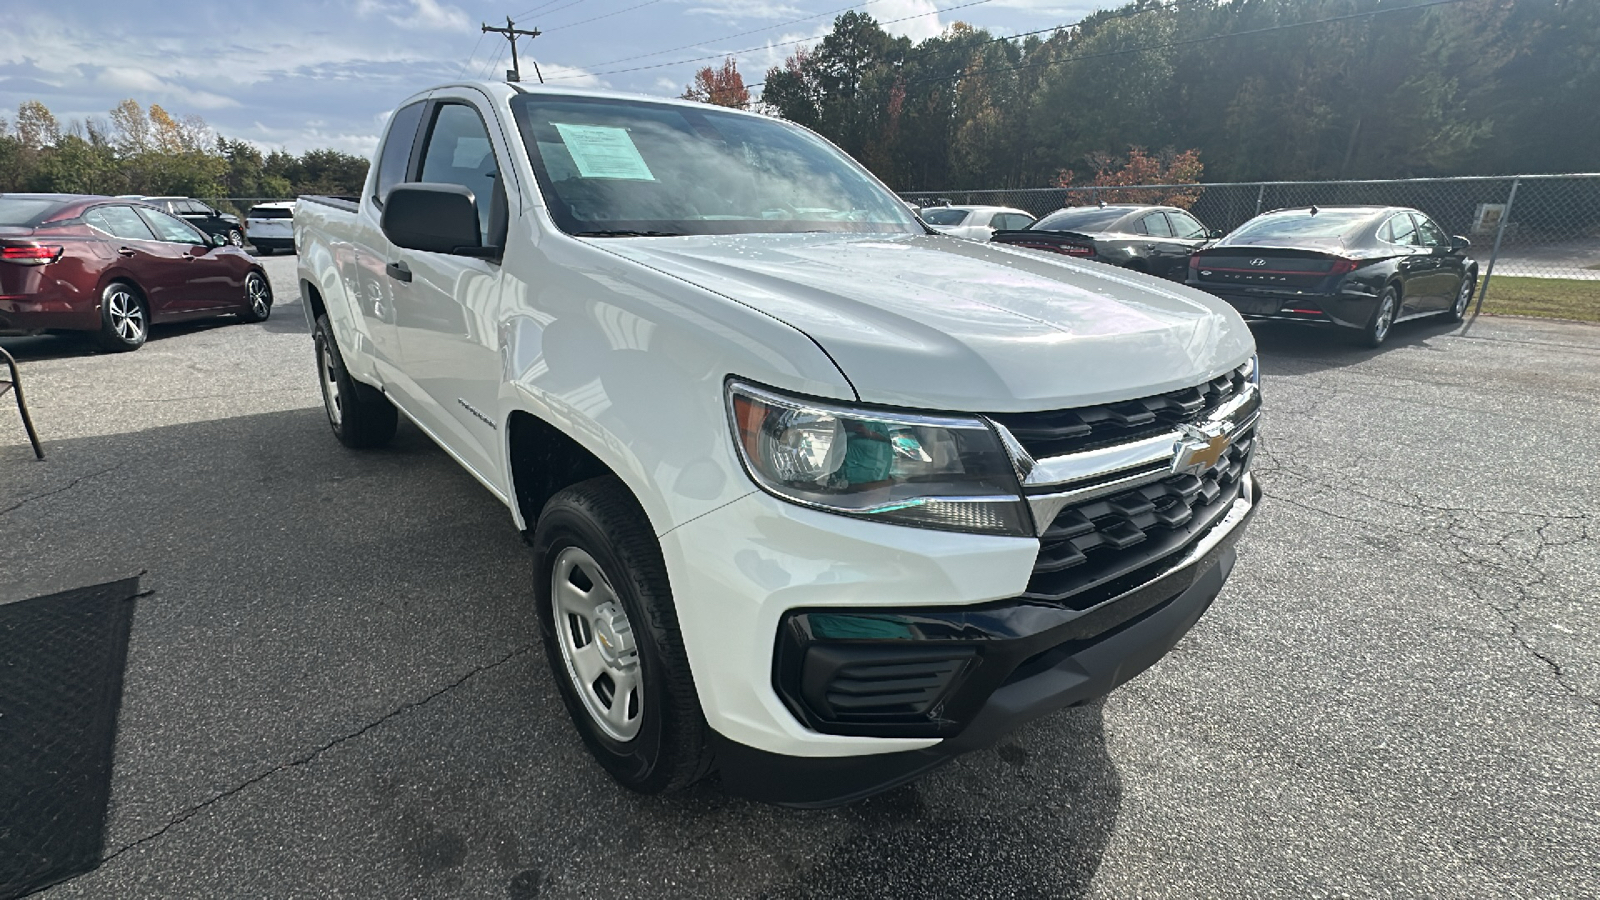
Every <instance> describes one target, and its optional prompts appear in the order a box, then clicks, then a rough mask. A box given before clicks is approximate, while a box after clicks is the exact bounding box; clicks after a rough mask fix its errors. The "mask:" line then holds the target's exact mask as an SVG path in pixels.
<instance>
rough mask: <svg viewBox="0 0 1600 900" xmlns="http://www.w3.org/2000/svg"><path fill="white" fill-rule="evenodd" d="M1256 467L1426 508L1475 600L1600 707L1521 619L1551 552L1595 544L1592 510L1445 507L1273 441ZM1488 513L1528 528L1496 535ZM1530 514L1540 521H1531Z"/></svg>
mask: <svg viewBox="0 0 1600 900" xmlns="http://www.w3.org/2000/svg"><path fill="white" fill-rule="evenodd" d="M1263 437H1264V436H1263ZM1255 471H1256V474H1257V475H1258V476H1262V477H1263V478H1264V480H1269V481H1270V480H1272V479H1273V478H1275V477H1277V476H1285V477H1286V478H1287V479H1288V480H1289V482H1290V483H1289V485H1287V486H1288V487H1293V484H1294V482H1297V481H1298V482H1299V483H1301V484H1303V485H1307V486H1311V487H1315V488H1320V489H1321V490H1323V491H1326V492H1328V493H1329V494H1331V495H1333V496H1335V497H1337V496H1341V495H1344V496H1354V497H1360V498H1362V499H1365V500H1368V501H1371V502H1373V503H1375V504H1378V505H1380V506H1385V507H1390V508H1394V509H1404V510H1409V511H1412V512H1416V513H1421V514H1422V516H1421V519H1422V521H1421V527H1422V528H1425V529H1427V530H1429V531H1434V532H1438V533H1440V534H1442V535H1443V537H1444V538H1445V541H1444V544H1443V545H1444V546H1445V547H1448V548H1449V549H1450V550H1451V551H1452V553H1453V554H1454V555H1455V556H1456V557H1457V559H1458V560H1459V561H1460V563H1461V564H1462V566H1463V568H1464V569H1465V570H1466V571H1467V572H1468V573H1469V574H1470V575H1473V576H1476V579H1477V580H1474V579H1471V578H1469V579H1466V580H1465V583H1464V586H1465V587H1466V589H1467V590H1468V592H1469V593H1471V594H1472V596H1473V598H1474V599H1476V600H1477V601H1478V602H1479V603H1480V604H1482V605H1483V606H1485V607H1487V608H1489V609H1490V610H1492V611H1493V612H1494V614H1495V616H1496V617H1497V618H1498V619H1499V620H1500V621H1501V622H1502V623H1503V625H1504V627H1505V629H1506V631H1507V633H1509V634H1510V636H1511V638H1512V640H1513V641H1515V642H1516V643H1517V645H1518V646H1519V647H1521V648H1522V650H1523V651H1524V652H1525V653H1527V654H1528V655H1529V656H1531V657H1532V658H1533V659H1535V660H1538V661H1539V663H1541V664H1542V665H1543V667H1544V668H1545V669H1547V670H1548V672H1549V674H1550V675H1551V677H1552V678H1553V679H1554V681H1555V682H1556V684H1558V685H1559V686H1560V687H1561V688H1562V689H1564V690H1565V691H1566V692H1567V693H1569V694H1571V695H1572V696H1573V697H1574V698H1576V699H1578V700H1581V701H1583V702H1586V703H1588V704H1589V705H1591V706H1593V707H1594V708H1595V710H1596V711H1600V698H1597V697H1591V696H1589V695H1588V694H1586V693H1584V692H1583V691H1582V690H1581V689H1580V688H1579V686H1578V685H1576V684H1574V683H1573V678H1572V676H1571V674H1570V673H1568V672H1567V670H1566V669H1565V668H1564V667H1563V666H1562V665H1561V663H1560V661H1559V660H1557V659H1556V658H1555V657H1553V656H1551V655H1550V654H1549V653H1548V652H1545V651H1543V650H1540V649H1539V648H1538V647H1537V646H1535V645H1534V643H1533V642H1532V640H1530V638H1529V637H1528V635H1527V634H1526V633H1525V631H1524V627H1523V623H1522V622H1521V621H1520V620H1519V619H1518V616H1519V615H1520V614H1521V613H1522V612H1523V604H1525V603H1527V602H1528V601H1530V600H1532V599H1534V593H1535V591H1536V590H1537V589H1538V588H1540V587H1542V586H1544V585H1546V584H1547V582H1548V575H1547V573H1546V572H1545V571H1544V570H1543V568H1542V566H1541V565H1540V564H1541V563H1543V562H1544V559H1545V554H1546V553H1547V552H1549V551H1551V550H1554V549H1558V548H1561V547H1570V546H1574V545H1578V544H1587V543H1594V542H1595V540H1596V534H1595V531H1594V530H1593V529H1592V528H1591V526H1592V524H1593V523H1594V522H1595V521H1596V518H1595V516H1593V515H1591V514H1589V513H1554V512H1543V511H1530V510H1504V509H1492V508H1477V507H1468V506H1442V505H1439V504H1436V503H1429V502H1427V501H1426V500H1424V499H1423V497H1422V496H1421V495H1420V494H1418V493H1417V492H1415V491H1412V490H1409V489H1407V488H1404V487H1397V488H1396V489H1395V490H1396V491H1397V492H1398V493H1399V494H1402V495H1404V497H1405V499H1404V500H1401V499H1396V497H1394V496H1380V495H1377V494H1371V493H1367V492H1365V491H1360V490H1356V489H1354V488H1351V487H1350V486H1349V485H1348V484H1345V483H1338V482H1335V481H1331V480H1329V479H1326V478H1323V477H1319V476H1317V475H1314V474H1312V473H1309V472H1306V471H1304V470H1298V469H1295V468H1293V467H1290V466H1289V465H1287V464H1285V463H1284V462H1283V461H1282V459H1281V458H1280V457H1279V456H1278V455H1277V454H1276V453H1275V452H1274V451H1273V449H1272V448H1271V447H1270V446H1269V444H1268V442H1267V441H1266V440H1259V443H1258V445H1257V465H1256V466H1255ZM1279 484H1280V485H1281V484H1283V482H1282V481H1279ZM1263 494H1265V495H1266V496H1268V497H1271V498H1272V499H1273V500H1274V501H1275V502H1281V503H1286V504H1288V505H1290V506H1294V507H1297V508H1300V509H1303V510H1306V511H1308V512H1313V513H1317V514H1319V515H1323V516H1327V517H1329V518H1332V519H1337V520H1339V521H1342V522H1349V523H1352V524H1357V525H1362V526H1366V527H1370V528H1379V529H1388V528H1392V527H1394V524H1395V523H1393V522H1382V521H1375V520H1373V519H1368V518H1362V517H1360V516H1355V515H1350V514H1347V513H1342V512H1335V511H1333V510H1330V509H1326V508H1324V507H1322V506H1318V505H1316V504H1314V503H1312V502H1309V501H1307V500H1305V499H1302V498H1296V497H1293V496H1289V495H1288V494H1286V493H1285V492H1284V491H1283V490H1263ZM1489 517H1506V518H1513V519H1514V520H1515V521H1520V522H1524V523H1527V524H1526V525H1524V526H1523V527H1517V528H1512V529H1510V530H1508V531H1504V532H1501V533H1499V534H1498V536H1496V535H1495V534H1494V532H1493V531H1492V530H1491V529H1489V528H1488V527H1487V526H1488V524H1489V522H1488V521H1486V519H1488V518H1489ZM1441 519H1442V521H1441ZM1529 519H1532V520H1534V521H1533V522H1528V520H1529ZM1557 526H1562V527H1565V528H1569V529H1575V533H1574V534H1572V535H1569V536H1565V539H1558V538H1556V537H1553V536H1552V535H1551V534H1550V533H1549V532H1550V531H1551V529H1554V528H1556V527H1557ZM1519 537H1527V538H1530V539H1531V540H1533V541H1534V542H1535V546H1533V547H1532V548H1531V550H1524V551H1519V550H1518V549H1517V548H1516V547H1514V546H1512V544H1513V542H1514V541H1515V540H1517V539H1518V538H1519ZM1480 548H1481V549H1484V550H1486V551H1487V554H1489V555H1486V554H1485V553H1483V552H1479V550H1480ZM1496 553H1497V554H1499V555H1500V556H1501V557H1502V559H1500V560H1495V559H1493V558H1491V555H1492V554H1496ZM1480 580H1481V581H1487V582H1491V583H1494V584H1498V585H1499V586H1500V587H1501V588H1503V589H1504V590H1505V591H1506V593H1508V594H1509V595H1511V597H1513V598H1514V599H1513V600H1512V602H1510V603H1498V602H1496V601H1495V600H1494V599H1493V598H1492V597H1490V596H1489V595H1488V594H1487V593H1486V592H1485V590H1484V589H1483V586H1482V585H1481V584H1479V583H1478V581H1480Z"/></svg>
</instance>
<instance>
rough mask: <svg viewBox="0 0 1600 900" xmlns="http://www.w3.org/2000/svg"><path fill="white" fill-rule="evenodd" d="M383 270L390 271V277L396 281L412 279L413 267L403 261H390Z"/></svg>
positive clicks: (408, 281)
mask: <svg viewBox="0 0 1600 900" xmlns="http://www.w3.org/2000/svg"><path fill="white" fill-rule="evenodd" d="M383 270H384V271H385V272H387V273H389V277H390V278H393V279H394V280H395V281H404V282H407V283H410V281H411V267H410V266H408V265H406V264H405V262H403V261H402V262H392V263H389V264H388V265H386V266H384V267H383Z"/></svg>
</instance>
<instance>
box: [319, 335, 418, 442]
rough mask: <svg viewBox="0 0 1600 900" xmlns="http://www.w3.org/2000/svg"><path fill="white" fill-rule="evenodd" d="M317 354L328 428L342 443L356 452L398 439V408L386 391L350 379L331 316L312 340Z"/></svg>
mask: <svg viewBox="0 0 1600 900" xmlns="http://www.w3.org/2000/svg"><path fill="white" fill-rule="evenodd" d="M312 344H313V346H314V347H315V349H316V354H317V381H318V382H319V383H320V384H321V385H322V406H323V409H324V410H325V411H326V412H327V414H328V425H329V427H331V428H332V429H333V436H334V437H336V438H338V439H339V443H341V444H344V445H345V446H346V447H350V448H353V449H356V450H365V449H369V448H372V447H382V446H383V445H384V444H387V443H389V441H390V439H392V438H393V437H394V430H395V426H396V425H397V424H398V422H399V418H398V414H397V413H396V412H395V408H394V404H392V403H390V402H389V398H387V397H385V396H384V395H383V392H382V391H379V390H378V389H376V388H373V387H369V386H367V385H365V384H362V383H361V382H359V381H356V380H355V379H354V378H351V377H350V373H349V372H346V371H345V368H344V357H343V356H340V355H339V344H338V342H337V341H335V340H334V339H333V327H332V326H331V325H329V324H328V317H327V316H318V317H317V330H316V333H315V334H314V335H313V336H312Z"/></svg>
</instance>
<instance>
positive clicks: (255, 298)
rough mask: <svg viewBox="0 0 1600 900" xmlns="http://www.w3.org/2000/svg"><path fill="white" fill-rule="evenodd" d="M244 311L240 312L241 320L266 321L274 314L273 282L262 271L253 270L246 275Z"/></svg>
mask: <svg viewBox="0 0 1600 900" xmlns="http://www.w3.org/2000/svg"><path fill="white" fill-rule="evenodd" d="M244 298H245V308H244V312H242V313H239V321H241V322H265V321H266V320H267V317H268V316H270V315H272V282H270V281H268V280H267V276H265V275H263V274H261V273H260V272H251V273H250V274H248V275H246V276H245V277H244Z"/></svg>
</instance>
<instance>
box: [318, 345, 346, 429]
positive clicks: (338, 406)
mask: <svg viewBox="0 0 1600 900" xmlns="http://www.w3.org/2000/svg"><path fill="white" fill-rule="evenodd" d="M317 371H318V372H319V373H321V375H322V377H321V378H320V379H319V380H320V381H321V382H322V405H323V406H324V407H326V408H327V410H328V421H329V422H330V423H332V424H333V428H334V430H335V431H337V430H338V429H339V426H340V425H342V424H344V405H343V403H342V402H341V400H340V396H339V373H338V371H337V370H336V369H335V368H334V364H333V356H332V354H330V353H328V347H327V345H326V344H325V343H323V342H322V341H318V342H317Z"/></svg>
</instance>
